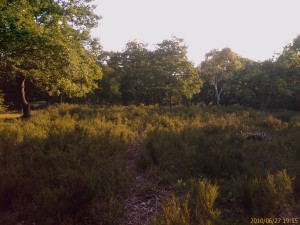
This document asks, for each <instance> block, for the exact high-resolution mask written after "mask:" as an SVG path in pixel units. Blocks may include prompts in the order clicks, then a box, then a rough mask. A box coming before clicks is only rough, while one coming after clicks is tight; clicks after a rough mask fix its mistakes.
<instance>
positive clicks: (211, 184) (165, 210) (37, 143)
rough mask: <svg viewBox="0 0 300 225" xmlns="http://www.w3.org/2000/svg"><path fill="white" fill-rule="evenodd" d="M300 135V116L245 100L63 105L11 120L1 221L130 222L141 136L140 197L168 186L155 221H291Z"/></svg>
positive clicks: (1, 142)
mask: <svg viewBox="0 0 300 225" xmlns="http://www.w3.org/2000/svg"><path fill="white" fill-rule="evenodd" d="M3 117H5V116H3ZM299 137H300V114H299V113H298V112H293V111H287V110H280V111H268V112H263V111H257V110H254V109H249V108H244V107H240V106H230V107H213V106H211V107H205V106H201V107H200V106H193V107H180V106H178V107H173V108H167V107H154V106H139V107H137V106H113V107H104V106H103V107H94V106H88V105H84V106H82V105H69V104H61V105H53V106H49V107H48V108H46V109H43V110H37V111H34V116H33V117H31V118H29V119H18V118H14V117H13V116H10V118H2V119H0V224H17V223H20V224H47V225H48V224H49V225H50V224H64V225H67V224H90V225H91V224H106V225H107V224H126V218H125V216H124V214H126V207H127V206H126V204H127V203H126V201H125V199H126V198H128V197H130V193H131V191H130V188H131V187H132V182H136V181H135V177H134V176H133V174H132V170H130V169H128V160H129V159H128V149H130V146H132V143H134V142H135V141H136V140H137V138H138V140H139V142H140V143H138V144H139V148H138V149H137V151H138V152H137V154H136V156H135V157H136V158H135V159H134V160H131V162H134V165H133V167H134V170H135V171H136V174H147V176H144V177H146V178H147V180H146V181H145V182H144V183H141V184H139V185H140V186H139V189H138V190H137V193H135V194H136V195H138V196H140V197H141V198H142V199H146V200H147V196H148V195H149V193H152V194H153V193H156V194H155V195H156V196H159V195H160V191H161V190H167V191H165V192H164V193H165V194H164V195H163V199H161V200H159V201H161V204H160V202H159V207H157V209H156V211H155V213H153V216H152V218H151V223H152V224H170V225H171V224H189V225H190V224H228V225H229V224H250V223H251V218H252V220H253V218H264V219H265V220H268V222H272V221H273V222H274V221H275V220H276V219H277V221H275V222H278V221H279V220H281V222H282V223H283V222H284V219H286V218H294V219H296V217H297V215H298V216H299V211H297V210H299V194H300V179H299V174H300V139H299ZM136 174H135V175H136ZM149 201H150V200H149ZM156 204H157V203H156ZM271 218H272V221H271ZM129 219H130V218H129ZM127 220H128V218H127ZM148 222H149V224H150V220H149V221H148ZM252 222H253V221H252ZM256 222H257V221H256ZM275 222H274V223H275ZM294 222H296V221H294Z"/></svg>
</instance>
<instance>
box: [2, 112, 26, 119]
mask: <svg viewBox="0 0 300 225" xmlns="http://www.w3.org/2000/svg"><path fill="white" fill-rule="evenodd" d="M21 116H22V114H21V113H17V112H15V113H0V120H9V119H16V118H20V117H21Z"/></svg>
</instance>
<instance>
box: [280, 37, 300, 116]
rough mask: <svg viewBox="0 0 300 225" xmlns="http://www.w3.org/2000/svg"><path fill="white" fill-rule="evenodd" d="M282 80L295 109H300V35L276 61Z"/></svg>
mask: <svg viewBox="0 0 300 225" xmlns="http://www.w3.org/2000/svg"><path fill="white" fill-rule="evenodd" d="M276 65H277V69H278V72H279V73H280V78H282V79H283V80H284V81H285V82H286V84H287V86H288V91H289V95H290V98H291V101H292V105H293V106H292V108H293V109H298V110H299V109H300V35H298V36H297V37H296V38H295V39H294V41H293V43H291V44H289V45H287V46H286V47H285V48H284V50H283V52H282V54H281V55H280V56H279V57H278V59H277V61H276Z"/></svg>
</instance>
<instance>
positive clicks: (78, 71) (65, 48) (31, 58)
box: [0, 0, 102, 108]
mask: <svg viewBox="0 0 300 225" xmlns="http://www.w3.org/2000/svg"><path fill="white" fill-rule="evenodd" d="M90 2H91V1H90V0H80V1H72V0H64V1H58V0H57V1H53V0H43V1H39V0H36V1H30V0H15V1H10V0H3V1H1V3H0V11H1V14H0V54H1V63H0V68H1V71H2V72H1V78H2V79H5V80H6V81H8V80H10V81H11V82H16V80H17V83H19V84H18V85H19V86H22V87H23V91H24V82H25V79H27V80H31V81H32V82H33V83H34V84H35V85H36V86H37V87H38V88H40V89H42V90H44V91H46V92H48V93H49V94H50V95H60V94H62V93H64V94H66V95H68V96H83V95H85V94H86V93H88V92H89V91H90V90H92V89H93V88H95V87H96V83H95V81H96V80H97V79H100V78H101V76H102V72H101V69H100V67H98V65H97V64H96V57H97V54H98V52H99V48H100V47H99V46H100V45H99V43H98V41H97V40H96V39H92V38H91V36H90V30H91V29H92V28H93V27H95V26H96V25H97V21H98V20H99V19H100V18H99V17H98V16H97V15H95V14H94V13H93V9H94V6H93V5H91V4H90ZM21 103H22V104H23V108H24V106H26V105H28V103H27V102H26V99H25V96H24V95H23V97H22V101H21Z"/></svg>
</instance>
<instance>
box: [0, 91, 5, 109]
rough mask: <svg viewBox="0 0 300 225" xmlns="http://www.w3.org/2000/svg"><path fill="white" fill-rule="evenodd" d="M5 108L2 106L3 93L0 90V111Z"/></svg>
mask: <svg viewBox="0 0 300 225" xmlns="http://www.w3.org/2000/svg"><path fill="white" fill-rule="evenodd" d="M5 110H6V108H5V106H4V96H3V93H2V92H1V91H0V113H2V112H4V111H5Z"/></svg>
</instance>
